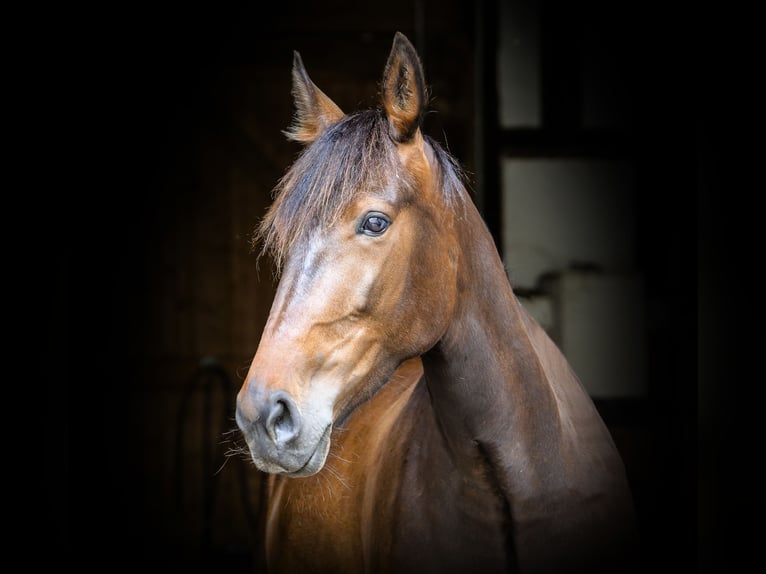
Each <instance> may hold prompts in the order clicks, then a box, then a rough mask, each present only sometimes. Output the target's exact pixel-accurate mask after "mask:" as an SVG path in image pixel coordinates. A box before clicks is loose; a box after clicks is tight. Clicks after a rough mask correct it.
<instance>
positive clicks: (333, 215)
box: [253, 109, 467, 269]
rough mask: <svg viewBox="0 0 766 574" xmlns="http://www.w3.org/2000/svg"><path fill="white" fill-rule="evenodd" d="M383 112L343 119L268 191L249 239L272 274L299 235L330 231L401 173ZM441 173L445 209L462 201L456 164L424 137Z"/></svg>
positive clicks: (458, 168) (313, 144) (459, 172)
mask: <svg viewBox="0 0 766 574" xmlns="http://www.w3.org/2000/svg"><path fill="white" fill-rule="evenodd" d="M389 129H390V128H389V123H388V118H387V117H386V115H385V112H384V111H383V110H379V109H375V110H364V111H360V112H356V113H354V114H351V115H348V116H345V117H344V118H343V119H341V120H340V121H339V122H337V123H336V124H334V125H332V126H330V127H329V128H328V129H327V130H326V131H325V132H324V133H322V135H321V136H320V137H319V138H317V140H316V141H315V142H313V143H312V144H310V145H309V146H307V147H306V148H305V149H304V150H303V152H302V153H301V154H300V156H299V157H298V159H297V160H296V161H295V163H293V165H292V166H291V167H290V169H289V170H288V171H287V173H286V174H285V175H284V177H282V179H280V181H279V182H278V183H277V185H276V187H275V188H274V190H273V197H274V202H273V203H272V205H271V207H270V208H269V210H268V212H267V213H266V215H265V216H264V218H263V219H262V220H261V222H260V224H259V225H258V227H257V229H256V231H255V234H254V235H253V247H255V246H256V245H257V244H259V243H260V244H261V254H264V253H269V254H271V256H272V257H273V258H274V261H275V263H276V265H277V269H281V267H282V264H283V262H284V258H285V256H286V255H287V253H288V252H289V251H290V249H291V248H292V246H293V245H294V244H295V243H296V241H297V240H298V239H299V238H300V237H301V236H302V234H303V232H304V230H307V229H311V228H312V227H315V226H316V225H319V224H320V223H321V225H332V224H333V223H334V222H335V221H336V220H337V218H338V217H339V216H340V214H341V213H342V212H343V210H344V209H345V208H346V207H347V206H348V205H349V203H350V202H351V201H352V200H353V198H354V197H355V196H356V194H357V193H358V192H360V191H361V190H366V189H371V188H373V186H376V187H380V186H381V185H384V184H385V183H386V182H388V181H389V179H390V178H392V177H394V176H395V174H396V173H397V172H401V170H402V166H401V164H400V162H399V158H398V155H397V153H396V144H395V143H394V142H393V140H392V139H391V136H390V131H389ZM424 139H426V141H427V142H428V144H429V145H430V146H431V147H432V148H433V151H434V156H435V157H436V160H437V163H438V165H439V167H440V169H439V172H440V174H441V178H442V181H441V188H442V190H443V193H444V200H445V204H446V205H448V206H450V207H453V206H454V204H455V203H456V202H458V203H462V202H463V201H465V199H466V196H467V192H466V190H465V186H464V185H463V173H462V170H461V169H460V167H459V165H458V163H457V162H456V160H455V159H454V158H452V156H451V155H450V154H449V153H448V152H446V151H445V150H444V149H443V148H442V147H441V146H440V145H439V144H438V143H436V142H435V141H433V140H432V139H431V138H429V137H427V136H424Z"/></svg>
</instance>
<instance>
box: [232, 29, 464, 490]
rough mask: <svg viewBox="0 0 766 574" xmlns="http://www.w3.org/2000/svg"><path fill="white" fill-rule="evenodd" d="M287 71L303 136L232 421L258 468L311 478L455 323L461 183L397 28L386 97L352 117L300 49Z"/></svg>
mask: <svg viewBox="0 0 766 574" xmlns="http://www.w3.org/2000/svg"><path fill="white" fill-rule="evenodd" d="M292 79H293V97H294V100H295V107H296V115H295V121H294V123H293V125H292V126H291V127H290V129H289V130H288V131H287V132H286V133H287V135H288V137H289V138H291V139H293V140H295V141H299V142H302V143H303V144H305V147H304V148H303V151H302V153H301V155H300V156H299V157H298V159H297V160H296V161H295V163H294V164H293V166H292V167H291V168H290V170H289V171H288V172H287V173H286V174H285V176H284V177H283V178H282V180H281V181H280V182H279V184H278V186H277V188H276V190H275V192H276V193H275V200H274V203H273V204H272V206H271V207H270V209H269V211H268V212H267V214H266V216H265V218H264V219H263V221H262V222H261V224H260V226H259V229H258V232H257V237H259V238H260V239H261V240H262V242H263V244H264V246H265V247H264V248H265V249H268V250H270V252H271V253H272V254H273V256H274V258H275V261H276V262H277V265H278V267H279V269H280V273H281V275H280V282H279V286H278V288H277V293H276V295H275V298H274V302H273V306H272V308H271V312H270V315H269V318H268V321H267V323H266V326H265V328H264V331H263V335H262V338H261V341H260V343H259V346H258V349H257V351H256V354H255V357H254V358H253V361H252V364H251V366H250V369H249V372H248V374H247V376H246V378H245V381H244V383H243V385H242V388H241V390H240V392H239V394H238V396H237V410H236V420H237V424H238V426H239V428H240V429H241V431H242V432H243V435H244V437H245V439H246V442H247V444H248V446H249V449H250V452H251V455H252V459H253V461H254V462H255V464H256V466H257V467H258V468H259V469H261V470H263V471H266V472H270V473H279V474H285V475H289V476H309V475H312V474H315V473H317V472H318V471H319V470H321V469H322V467H323V465H324V463H325V460H326V458H327V454H328V452H329V448H330V440H331V432H332V429H333V428H334V427H337V426H338V425H341V424H342V423H343V421H344V420H345V419H346V418H347V417H348V416H349V415H350V414H351V413H352V412H353V410H354V409H355V408H356V407H357V406H358V405H360V404H361V403H362V402H364V401H365V400H366V399H368V398H369V397H371V396H372V395H373V394H374V393H375V392H376V391H377V390H378V389H380V388H381V386H382V385H384V384H385V382H386V381H387V380H388V379H389V377H390V376H391V375H392V373H393V372H394V371H395V370H396V368H397V367H398V366H399V365H400V364H401V363H403V362H404V361H406V360H407V359H410V358H412V357H415V356H419V355H421V354H422V353H424V352H426V351H427V350H428V349H430V348H431V347H433V346H434V345H435V344H436V343H437V341H438V340H439V339H440V338H441V337H442V335H443V334H444V332H445V330H446V329H447V326H448V324H449V322H450V318H451V314H452V310H453V308H454V306H455V302H456V300H457V297H458V282H457V279H456V277H457V258H458V253H459V249H458V248H457V239H456V237H455V233H454V227H455V225H454V223H455V218H456V217H459V212H460V210H459V209H456V207H458V208H459V206H460V205H461V203H462V202H463V201H465V189H464V187H463V186H462V183H461V182H460V177H459V171H458V170H457V168H456V166H455V165H454V164H453V161H452V159H451V158H450V157H449V156H448V155H447V154H446V152H444V151H443V150H442V149H441V148H440V147H439V146H438V145H437V144H435V143H434V142H432V141H431V140H430V139H429V138H427V136H424V135H423V134H422V132H421V122H422V118H423V113H424V109H425V105H426V98H427V92H426V88H425V82H424V76H423V69H422V66H421V63H420V61H419V59H418V56H417V54H416V52H415V49H414V48H413V46H412V44H411V43H410V42H409V40H407V39H406V38H405V37H404V36H403V35H402V34H397V35H396V37H395V39H394V42H393V46H392V49H391V52H390V55H389V58H388V61H387V63H386V66H385V68H384V72H383V76H382V81H381V94H382V98H381V99H382V107H381V108H380V109H374V110H364V111H361V112H356V113H354V114H350V115H345V114H344V113H343V112H342V111H341V110H340V108H339V107H338V106H337V105H336V104H335V103H334V102H333V101H332V100H331V99H330V98H328V97H327V95H325V94H324V93H323V92H322V91H321V90H320V89H319V88H318V87H317V86H315V85H314V83H313V82H312V81H311V79H310V78H309V76H308V74H307V72H306V70H305V68H304V65H303V62H302V60H301V58H300V56H299V55H298V53H297V52H296V53H295V54H294V60H293V72H292Z"/></svg>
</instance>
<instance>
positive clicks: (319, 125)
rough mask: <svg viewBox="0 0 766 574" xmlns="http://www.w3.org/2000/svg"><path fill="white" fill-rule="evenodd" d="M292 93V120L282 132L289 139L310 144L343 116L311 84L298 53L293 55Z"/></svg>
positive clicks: (333, 104) (336, 107)
mask: <svg viewBox="0 0 766 574" xmlns="http://www.w3.org/2000/svg"><path fill="white" fill-rule="evenodd" d="M292 93H293V100H294V101H295V117H294V118H293V123H292V125H291V126H290V127H289V128H288V129H287V130H286V131H285V132H284V133H285V135H286V136H287V137H288V139H291V140H293V141H298V142H301V143H311V142H313V141H314V140H315V139H317V138H318V137H319V136H320V134H321V133H322V132H323V131H324V130H326V129H327V128H328V127H329V126H331V125H332V124H334V123H335V122H337V121H338V120H339V119H341V118H342V117H343V115H344V114H343V111H341V109H340V108H339V107H338V106H337V105H336V104H335V102H333V101H332V100H331V99H330V98H328V97H327V96H326V95H325V93H324V92H323V91H322V90H320V89H319V88H317V87H316V86H315V85H314V82H312V81H311V78H309V75H308V73H307V72H306V68H305V67H304V66H303V60H302V59H301V56H300V54H299V53H298V52H293V90H292Z"/></svg>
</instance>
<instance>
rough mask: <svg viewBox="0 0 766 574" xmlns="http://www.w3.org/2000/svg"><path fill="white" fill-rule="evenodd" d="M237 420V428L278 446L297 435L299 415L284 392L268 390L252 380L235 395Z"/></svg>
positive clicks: (296, 407) (295, 406)
mask: <svg viewBox="0 0 766 574" xmlns="http://www.w3.org/2000/svg"><path fill="white" fill-rule="evenodd" d="M236 420H237V424H238V425H239V428H240V429H241V430H242V431H243V432H244V433H245V434H246V435H249V436H253V437H260V438H259V439H258V440H263V441H270V442H271V443H272V444H273V445H274V446H275V447H277V448H280V447H283V446H285V445H286V444H288V443H289V442H290V441H292V440H293V439H294V438H295V437H297V436H298V434H299V433H300V430H301V414H300V411H299V410H298V406H297V405H296V404H295V401H294V400H293V398H292V397H291V396H290V393H288V392H287V391H275V392H269V391H268V390H267V389H265V388H264V387H263V386H261V385H258V384H256V383H251V384H250V385H248V386H247V388H246V390H244V391H243V392H240V394H239V396H238V397H237V410H236Z"/></svg>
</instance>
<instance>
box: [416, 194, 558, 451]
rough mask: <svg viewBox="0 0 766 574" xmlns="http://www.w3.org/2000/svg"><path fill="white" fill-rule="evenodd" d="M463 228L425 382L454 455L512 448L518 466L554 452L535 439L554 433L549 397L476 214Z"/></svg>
mask: <svg viewBox="0 0 766 574" xmlns="http://www.w3.org/2000/svg"><path fill="white" fill-rule="evenodd" d="M464 225H465V228H464V229H463V230H462V236H463V237H464V238H466V240H465V241H464V244H463V247H462V249H463V252H462V254H461V264H460V271H459V276H458V282H459V291H460V300H459V301H458V303H457V306H456V310H455V315H454V317H453V319H452V322H451V324H450V326H449V328H448V330H447V332H446V334H445V335H444V336H443V337H442V339H441V340H440V342H439V343H438V344H437V346H436V347H435V348H434V349H432V350H431V351H429V352H428V353H427V354H426V355H424V357H423V363H424V368H425V373H426V379H427V381H428V385H429V390H430V392H431V395H432V397H433V402H434V408H435V410H436V412H437V415H438V417H439V420H440V421H441V423H442V427H443V428H444V429H445V430H444V432H445V435H446V436H447V439H448V440H449V442H450V444H451V446H453V448H455V449H459V448H460V445H461V444H464V443H465V441H469V442H470V441H474V442H477V443H480V444H483V445H484V446H485V447H486V448H488V449H492V447H493V444H502V445H503V447H502V449H500V447H498V450H502V451H505V452H509V445H510V451H513V455H512V458H513V459H514V460H519V459H520V458H519V457H521V460H524V459H526V458H528V457H533V455H534V453H533V451H534V450H535V449H536V448H539V447H538V445H542V444H543V443H545V446H546V448H550V447H554V448H555V447H556V444H555V441H550V440H545V441H541V440H540V439H541V438H542V437H543V436H547V437H549V438H550V436H551V431H552V430H553V432H556V426H557V424H558V412H557V405H556V401H555V397H554V395H553V392H552V389H551V387H550V384H549V381H548V379H547V376H546V373H545V372H544V369H543V367H542V364H541V362H540V360H539V357H538V354H537V352H536V349H535V347H534V345H533V344H532V341H531V339H530V334H529V330H528V328H527V327H528V326H527V323H526V322H525V320H524V316H523V315H522V309H521V307H520V304H519V302H518V301H517V299H516V298H515V296H514V294H513V292H512V290H511V286H510V284H509V282H508V279H507V277H506V275H505V270H504V268H503V265H502V262H501V261H500V258H499V256H498V254H497V251H496V249H495V247H494V244H493V243H492V239H491V236H490V235H489V233H488V232H487V230H486V228H485V227H484V225H483V223H482V222H481V220H480V218H479V216H478V213H476V212H475V209H471V210H470V216H469V217H468V218H467V221H466V222H465V223H464ZM521 429H523V432H520V430H521ZM538 435H540V436H538ZM551 454H552V455H553V456H554V457H555V454H554V453H551Z"/></svg>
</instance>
